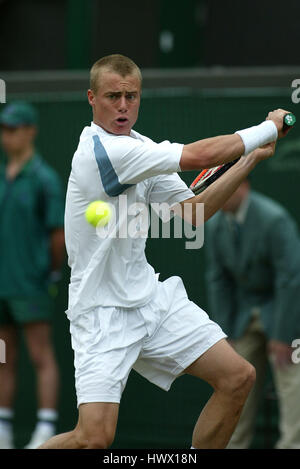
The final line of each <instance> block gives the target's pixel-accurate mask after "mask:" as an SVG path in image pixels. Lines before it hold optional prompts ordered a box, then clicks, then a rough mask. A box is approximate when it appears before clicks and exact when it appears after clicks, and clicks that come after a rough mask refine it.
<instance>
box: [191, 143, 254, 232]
mask: <svg viewBox="0 0 300 469" xmlns="http://www.w3.org/2000/svg"><path fill="white" fill-rule="evenodd" d="M258 151H259V150H256V151H254V152H252V153H250V154H249V155H248V156H247V157H242V158H241V159H240V160H239V161H238V162H237V163H236V164H235V165H234V166H232V168H230V169H229V170H228V171H227V172H226V173H224V174H223V176H221V177H220V178H219V179H217V181H215V182H214V183H213V184H211V186H209V187H208V188H207V189H205V191H203V192H201V193H200V194H199V195H197V196H195V197H193V198H191V199H188V200H186V201H184V202H182V204H183V205H184V204H185V203H191V204H192V221H190V220H186V221H190V222H191V223H193V225H198V224H199V222H201V217H200V216H199V209H200V206H199V205H198V204H204V221H207V220H208V219H209V218H210V217H212V216H213V215H214V214H215V213H216V212H217V211H218V210H219V209H220V208H222V207H223V205H224V204H225V202H226V200H227V199H229V197H230V196H231V195H232V194H233V193H234V192H235V191H236V189H237V188H238V187H239V185H240V184H241V182H242V181H243V180H244V179H245V178H246V177H247V176H248V174H249V173H250V172H251V171H252V170H253V169H254V168H255V166H256V165H257V164H258V162H259V161H260V158H259V156H258ZM197 212H198V215H197ZM187 213H190V212H188V211H187Z"/></svg>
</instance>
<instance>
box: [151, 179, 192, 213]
mask: <svg viewBox="0 0 300 469" xmlns="http://www.w3.org/2000/svg"><path fill="white" fill-rule="evenodd" d="M192 197H194V193H193V192H192V191H191V190H190V189H189V188H188V187H187V185H186V184H185V182H184V181H183V180H182V179H181V178H180V176H179V175H178V174H177V173H173V174H167V175H159V176H157V177H155V178H153V181H152V183H151V187H150V191H149V203H150V204H151V205H152V208H153V209H154V210H155V211H156V212H157V214H158V215H159V216H160V218H161V219H162V221H164V222H167V221H169V220H170V218H172V217H173V216H174V212H173V211H171V210H170V209H171V207H173V206H174V205H175V204H177V203H180V202H183V201H184V200H187V199H190V198H192Z"/></svg>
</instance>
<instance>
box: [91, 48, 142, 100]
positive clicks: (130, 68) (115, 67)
mask: <svg viewBox="0 0 300 469" xmlns="http://www.w3.org/2000/svg"><path fill="white" fill-rule="evenodd" d="M103 69H106V70H108V71H110V72H115V73H117V74H118V75H121V76H122V77H126V76H127V75H134V74H136V75H137V77H138V78H139V80H140V83H141V84H142V74H141V70H140V69H139V67H138V66H137V65H136V64H135V63H134V62H133V60H131V59H129V58H128V57H125V55H121V54H112V55H107V56H106V57H102V58H101V59H99V60H97V62H95V63H94V65H93V66H92V68H91V70H90V88H91V90H92V91H93V92H94V93H97V91H98V88H99V75H100V72H101V70H103Z"/></svg>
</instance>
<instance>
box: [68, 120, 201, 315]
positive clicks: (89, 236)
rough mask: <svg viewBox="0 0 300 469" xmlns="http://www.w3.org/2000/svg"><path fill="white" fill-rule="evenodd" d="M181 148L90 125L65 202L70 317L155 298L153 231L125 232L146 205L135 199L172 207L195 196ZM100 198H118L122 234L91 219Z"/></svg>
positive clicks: (118, 226)
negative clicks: (149, 236) (149, 246)
mask: <svg viewBox="0 0 300 469" xmlns="http://www.w3.org/2000/svg"><path fill="white" fill-rule="evenodd" d="M182 148H183V145H181V144H178V143H170V142H168V141H164V142H162V143H159V144H158V143H155V142H153V141H152V140H150V139H149V138H147V137H144V136H143V135H141V134H139V133H138V132H135V131H133V130H132V131H131V134H130V136H124V135H122V136H118V135H113V134H110V133H108V132H106V131H105V130H103V129H102V128H101V127H99V126H98V125H96V124H94V123H93V122H92V123H91V126H89V127H85V128H84V129H83V131H82V133H81V136H80V140H79V144H78V148H77V150H76V152H75V154H74V157H73V160H72V169H71V174H70V177H69V182H68V188H67V196H66V208H65V237H66V248H67V253H68V263H69V266H70V268H71V279H70V285H69V306H68V311H67V314H68V316H69V317H70V318H71V317H73V316H76V315H78V314H83V313H86V312H87V311H89V310H91V309H93V308H95V307H97V306H116V307H124V308H134V307H140V306H143V305H145V304H146V303H147V302H148V301H150V299H151V297H152V295H153V293H154V291H155V289H156V287H157V282H158V276H157V275H156V274H155V271H154V269H153V267H152V266H151V265H150V264H149V263H148V262H147V259H146V256H145V244H146V236H143V237H141V236H137V237H135V236H129V235H127V236H126V234H125V235H124V233H125V232H124V228H125V229H126V226H128V224H129V223H131V224H132V223H134V222H135V221H137V223H138V212H139V211H140V209H138V210H133V211H132V207H136V205H134V204H139V205H138V207H142V206H145V207H147V209H146V210H149V205H150V204H151V203H154V202H155V203H163V202H165V203H168V204H169V205H170V206H172V205H174V204H175V203H178V202H182V201H183V200H186V199H188V198H190V197H193V195H194V194H193V192H192V191H191V190H190V189H188V187H187V186H186V184H185V183H184V182H183V181H182V179H181V178H180V177H179V176H178V174H177V171H180V166H179V162H180V157H181V153H182ZM95 200H104V201H106V202H109V203H110V204H111V206H112V208H113V209H114V213H115V220H114V225H115V226H116V233H117V234H119V236H118V235H117V236H107V235H106V236H99V233H100V231H98V229H96V228H95V227H93V226H92V225H90V224H89V223H87V221H86V219H85V210H86V208H87V206H88V205H89V204H90V203H91V202H92V201H95ZM125 203H126V206H125ZM124 207H125V208H124ZM126 207H127V208H129V207H131V209H130V210H127V209H126ZM128 212H130V214H128ZM135 212H136V213H135ZM121 231H122V233H123V234H122V235H120V232H121ZM125 231H126V230H125ZM107 233H108V231H107Z"/></svg>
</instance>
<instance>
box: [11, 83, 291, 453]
mask: <svg viewBox="0 0 300 469" xmlns="http://www.w3.org/2000/svg"><path fill="white" fill-rule="evenodd" d="M27 98H28V99H30V100H31V101H32V102H34V103H35V104H36V106H37V108H38V110H39V112H40V133H39V136H38V142H37V146H38V148H39V150H40V152H41V153H42V154H43V155H44V157H45V159H47V160H48V161H49V162H50V163H51V164H52V165H53V166H54V167H55V168H56V170H57V171H58V172H59V173H60V175H61V177H62V180H63V182H64V184H65V186H66V183H67V179H68V175H69V171H70V164H71V159H72V155H73V153H74V151H75V149H76V146H77V143H78V138H79V135H80V132H81V130H82V128H83V126H84V125H89V122H90V120H91V110H90V107H89V105H88V103H87V102H86V100H85V98H84V96H74V95H73V96H70V95H62V96H57V97H55V98H53V97H51V96H39V97H35V98H34V99H32V97H30V96H28V97H27ZM278 107H282V108H286V109H289V110H292V111H293V112H295V114H297V106H296V105H295V104H292V103H291V99H290V96H289V93H288V92H287V91H286V90H285V91H282V92H279V91H278V90H277V91H276V90H274V93H273V94H272V93H271V94H270V92H268V94H267V93H266V90H257V91H256V92H254V91H253V90H240V91H239V93H238V94H237V93H236V92H235V90H223V91H222V92H221V91H216V92H215V93H214V92H213V90H211V91H210V92H206V93H205V92H201V91H200V90H199V91H197V90H194V91H189V90H175V89H174V90H145V91H144V95H143V99H142V106H141V111H140V117H139V120H138V123H137V125H136V127H135V128H136V130H138V131H140V132H141V133H144V134H146V135H148V136H149V137H151V138H153V139H154V140H156V141H161V140H164V139H168V140H171V141H177V142H182V143H189V142H192V141H194V140H197V139H201V138H205V137H210V136H214V135H216V134H224V133H232V132H233V131H235V130H237V129H239V128H243V127H247V126H249V125H252V124H254V123H259V122H260V121H262V120H263V119H264V118H265V116H266V113H267V112H268V111H269V110H273V109H274V108H278ZM299 119H300V116H299ZM298 149H299V150H300V125H299V126H298V128H297V127H296V128H295V129H293V131H292V133H291V135H290V137H289V139H287V140H286V141H282V142H279V143H278V150H277V153H276V155H275V156H274V157H273V159H272V160H270V161H267V162H264V163H262V164H261V165H260V167H258V168H256V170H255V171H254V173H253V178H252V181H253V187H254V188H255V189H258V190H261V191H263V192H264V193H265V194H267V195H270V196H272V197H274V198H275V199H277V200H278V201H279V202H281V203H283V204H284V205H285V206H286V207H287V208H288V209H289V210H290V212H291V213H292V215H294V216H295V217H296V219H297V220H298V222H299V221H300V214H299V209H298V200H299V197H298V193H299V192H298V185H299V171H300V163H299V152H298ZM283 157H284V159H283ZM194 175H195V173H185V174H181V176H182V178H183V179H184V180H185V181H186V182H187V183H190V182H191V180H192V179H193V177H194ZM204 246H205V245H204ZM204 249H205V247H204ZM204 249H201V250H199V251H194V250H185V249H184V240H180V239H149V240H148V244H147V256H148V260H149V262H150V263H151V264H152V265H153V266H154V267H155V269H156V271H157V272H160V273H161V278H162V279H165V278H166V277H168V276H170V275H180V276H181V277H182V278H183V281H184V284H185V286H186V289H187V291H188V294H189V296H190V298H191V299H192V300H193V301H195V302H196V303H198V304H200V305H201V306H202V307H203V308H204V309H205V308H206V306H207V305H206V295H205V287H204V277H203V273H204V268H205V265H204V252H203V251H204ZM68 277H69V269H68V267H67V266H65V269H64V279H63V282H62V284H61V290H60V293H59V297H58V299H57V307H56V313H55V324H54V343H55V348H56V354H57V359H58V362H59V366H60V371H61V392H60V401H59V424H58V431H59V432H63V431H68V430H70V429H72V427H73V426H74V424H75V422H76V420H77V409H76V400H75V393H74V379H73V354H72V350H71V347H70V337H69V332H68V321H67V319H66V317H65V314H64V311H65V309H66V304H67V284H68ZM19 371H20V372H19V387H18V394H17V399H16V419H15V434H16V443H17V445H18V446H19V447H20V446H22V445H23V444H25V443H26V442H27V440H28V439H29V437H30V431H31V430H32V428H33V426H34V423H35V410H36V403H35V387H34V385H35V378H34V373H33V370H32V367H31V365H30V363H29V360H28V356H27V353H26V350H25V348H24V346H23V347H22V355H21V359H20V363H19ZM210 393H211V389H210V387H209V386H208V385H207V384H205V383H203V382H201V381H198V380H196V379H194V378H192V377H188V376H184V377H181V378H180V379H178V380H177V381H176V382H175V384H174V385H173V387H172V388H171V390H170V391H169V392H168V393H165V392H164V391H161V390H160V389H158V388H155V387H154V386H153V385H152V384H150V383H148V382H146V380H144V379H143V378H141V377H139V376H138V375H137V374H135V373H132V375H131V376H130V378H129V381H128V386H127V388H126V390H125V393H124V395H123V399H122V402H121V407H120V419H119V425H118V430H117V436H116V440H115V443H114V447H115V448H138V447H142V448H166V447H172V448H174V447H178V448H184V447H189V446H190V442H191V434H192V430H193V426H194V424H195V421H196V419H197V416H198V414H199V412H200V410H201V408H202V407H203V405H204V404H205V402H206V401H207V398H208V396H209V395H210ZM265 404H266V403H265ZM267 405H268V406H269V407H268V408H267V411H268V409H269V411H270V405H271V417H272V419H273V420H272V422H273V423H272V425H273V427H274V425H276V405H275V404H274V402H271V403H270V401H268V402H267ZM267 411H266V407H265V406H264V407H262V410H261V413H260V417H259V419H258V433H257V437H256V441H255V443H254V445H256V447H262V446H263V445H264V444H265V436H264V432H265V429H266V426H267V425H269V424H270V417H268V415H267V413H266V412H267ZM272 431H274V432H275V433H276V428H275V429H273V430H272ZM275 433H274V434H272V435H270V438H271V440H272V438H274V437H275Z"/></svg>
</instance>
